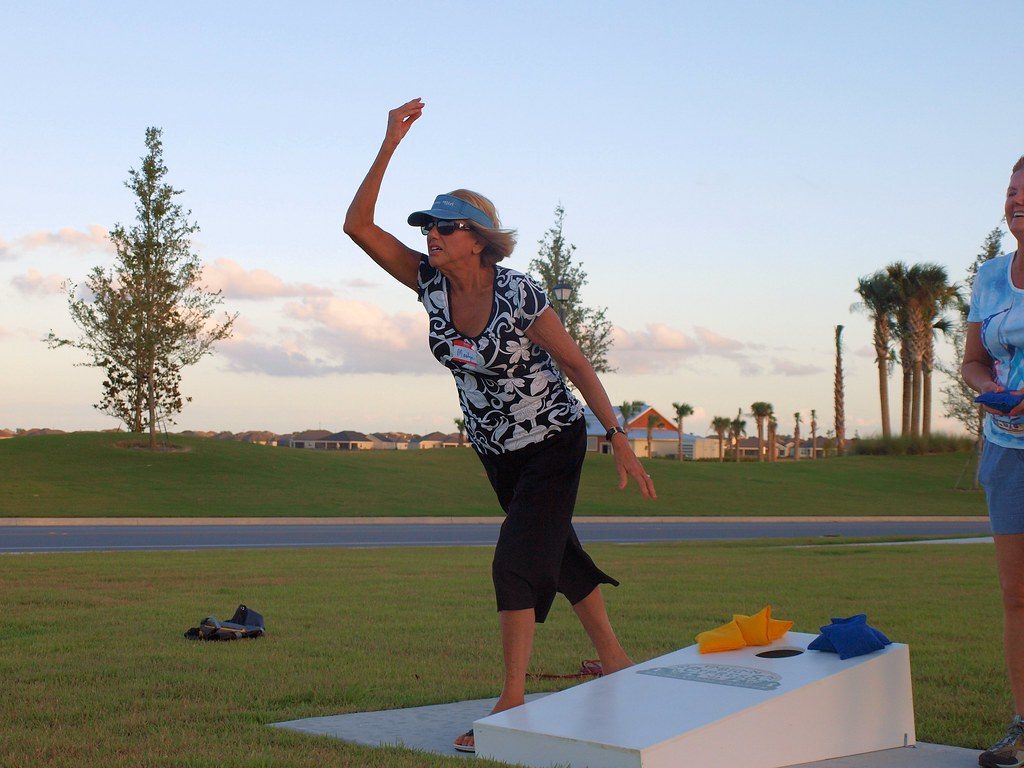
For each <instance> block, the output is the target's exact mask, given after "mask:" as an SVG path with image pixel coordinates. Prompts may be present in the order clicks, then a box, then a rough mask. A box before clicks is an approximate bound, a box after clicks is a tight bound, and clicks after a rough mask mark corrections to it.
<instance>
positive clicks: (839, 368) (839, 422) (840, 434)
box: [834, 325, 846, 456]
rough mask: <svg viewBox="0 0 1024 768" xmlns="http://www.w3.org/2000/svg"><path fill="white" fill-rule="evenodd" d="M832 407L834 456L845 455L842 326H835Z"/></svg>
mask: <svg viewBox="0 0 1024 768" xmlns="http://www.w3.org/2000/svg"><path fill="white" fill-rule="evenodd" d="M834 405H835V409H836V454H837V455H839V456H842V455H843V454H844V453H846V415H845V412H844V410H845V403H844V398H843V326H841V325H837V326H836V376H835V392H834Z"/></svg>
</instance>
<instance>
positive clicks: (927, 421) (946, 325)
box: [921, 317, 953, 437]
mask: <svg viewBox="0 0 1024 768" xmlns="http://www.w3.org/2000/svg"><path fill="white" fill-rule="evenodd" d="M932 331H938V332H939V333H941V334H942V335H943V336H947V337H949V336H951V335H952V334H953V323H952V322H951V321H950V320H949V319H948V318H945V317H941V318H939V319H938V320H936V321H935V323H934V324H933V325H932ZM923 363H924V387H923V389H924V394H923V395H922V397H923V398H924V402H923V403H922V405H921V411H922V412H923V414H924V417H923V418H924V421H922V422H921V434H922V435H924V436H925V437H928V436H930V435H931V433H932V371H933V370H935V336H934V335H933V334H929V335H928V343H927V345H926V347H925V350H924V360H923Z"/></svg>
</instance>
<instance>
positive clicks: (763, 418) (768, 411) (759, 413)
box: [750, 400, 773, 461]
mask: <svg viewBox="0 0 1024 768" xmlns="http://www.w3.org/2000/svg"><path fill="white" fill-rule="evenodd" d="M772 410H773V409H772V404H771V403H766V402H764V401H761V400H758V401H757V402H756V403H751V404H750V413H751V415H753V417H754V420H755V421H756V422H757V460H758V461H764V460H765V450H764V426H765V424H766V423H767V421H768V417H769V416H771V415H772Z"/></svg>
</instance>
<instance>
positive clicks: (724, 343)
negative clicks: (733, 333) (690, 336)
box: [693, 325, 750, 357]
mask: <svg viewBox="0 0 1024 768" xmlns="http://www.w3.org/2000/svg"><path fill="white" fill-rule="evenodd" d="M693 330H694V331H696V333H697V338H699V339H700V341H701V344H703V345H704V348H705V349H706V350H708V351H709V352H716V353H718V354H720V355H722V356H723V357H730V356H731V354H732V353H736V352H739V350H741V349H744V348H746V347H749V346H750V345H748V344H744V343H743V342H742V341H737V340H736V339H730V338H727V337H725V336H720V335H719V334H717V333H715V332H714V331H712V330H709V329H707V328H702V327H700V326H699V325H695V326H694V327H693Z"/></svg>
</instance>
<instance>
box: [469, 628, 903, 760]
mask: <svg viewBox="0 0 1024 768" xmlns="http://www.w3.org/2000/svg"><path fill="white" fill-rule="evenodd" d="M815 637H816V635H809V634H804V633H799V632H789V633H787V634H786V635H785V636H784V637H783V638H782V639H780V640H777V641H775V642H774V643H772V644H771V645H767V646H757V647H749V648H742V649H740V650H737V651H725V652H723V653H709V654H700V653H699V652H698V651H697V646H696V645H691V646H689V647H688V648H683V649H681V650H678V651H675V652H673V653H669V654H666V655H665V656H660V657H658V658H656V659H652V660H650V661H646V662H644V663H642V664H638V665H636V666H635V667H630V668H629V669H624V670H622V671H620V672H616V673H614V674H611V675H607V676H605V677H601V678H598V679H596V680H593V681H590V682H587V683H583V684H582V685H578V686H576V687H574V688H570V689H568V690H565V691H560V692H559V693H554V694H551V695H550V696H545V697H544V698H542V699H538V700H536V701H531V702H529V703H528V704H525V705H523V706H521V707H516V708H515V709H510V710H508V711H506V712H499V713H498V714H496V715H490V716H488V717H485V718H483V719H481V720H477V721H476V722H475V723H473V730H474V734H475V736H476V752H477V755H478V756H480V757H488V758H491V759H494V760H501V761H504V762H507V763H522V764H524V765H528V766H533V767H534V768H549V767H550V766H571V768H687V767H689V766H693V767H694V768H703V767H704V766H712V765H717V766H723V765H724V766H742V768H779V767H780V766H789V765H795V764H797V763H808V762H813V761H816V760H826V759H829V758H834V757H843V756H847V755H856V754H861V753H864V752H873V751H875V750H880V749H889V748H892V747H903V746H909V745H913V744H914V743H915V742H916V736H915V733H914V704H913V698H912V695H911V689H910V652H909V649H908V647H907V646H906V645H902V644H899V643H893V644H892V645H889V646H886V648H885V649H883V650H881V651H875V652H874V653H870V654H867V655H865V656H858V657H856V658H852V659H847V660H846V661H842V660H841V659H840V658H839V656H838V655H836V654H834V653H822V652H820V651H807V650H805V649H806V648H807V645H808V644H809V643H810V642H811V641H812V640H813V639H814V638H815ZM783 648H791V649H798V650H802V651H804V652H803V653H801V654H799V655H796V656H790V657H788V658H761V657H758V656H757V654H759V653H764V652H765V651H772V650H779V649H783Z"/></svg>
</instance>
